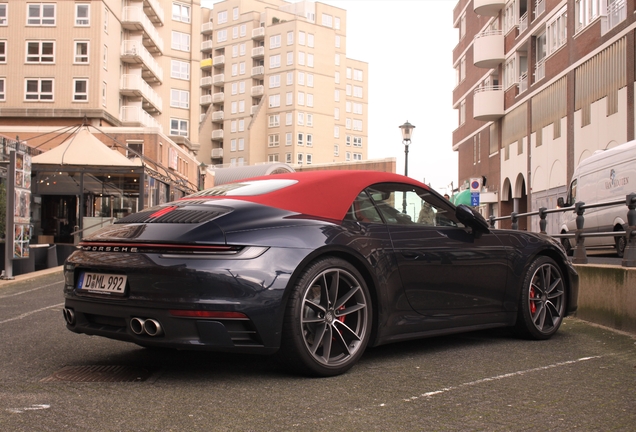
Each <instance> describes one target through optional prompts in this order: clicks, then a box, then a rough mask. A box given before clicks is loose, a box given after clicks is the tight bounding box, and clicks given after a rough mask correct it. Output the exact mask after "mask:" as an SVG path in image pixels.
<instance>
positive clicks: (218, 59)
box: [212, 55, 225, 67]
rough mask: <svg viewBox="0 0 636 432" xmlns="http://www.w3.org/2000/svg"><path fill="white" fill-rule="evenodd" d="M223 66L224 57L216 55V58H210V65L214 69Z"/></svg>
mask: <svg viewBox="0 0 636 432" xmlns="http://www.w3.org/2000/svg"><path fill="white" fill-rule="evenodd" d="M224 64H225V56H224V55H218V56H214V57H212V65H213V66H214V67H217V66H223V65H224Z"/></svg>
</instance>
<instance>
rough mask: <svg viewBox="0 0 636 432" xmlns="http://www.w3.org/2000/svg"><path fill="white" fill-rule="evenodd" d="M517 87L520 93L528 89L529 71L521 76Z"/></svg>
mask: <svg viewBox="0 0 636 432" xmlns="http://www.w3.org/2000/svg"><path fill="white" fill-rule="evenodd" d="M517 87H518V88H519V94H521V93H523V92H525V91H526V90H528V71H526V72H524V73H522V74H521V76H519V84H517Z"/></svg>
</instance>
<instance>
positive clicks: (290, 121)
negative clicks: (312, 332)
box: [285, 112, 294, 126]
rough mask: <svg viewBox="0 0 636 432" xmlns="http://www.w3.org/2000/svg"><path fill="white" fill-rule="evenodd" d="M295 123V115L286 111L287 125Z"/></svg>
mask: <svg viewBox="0 0 636 432" xmlns="http://www.w3.org/2000/svg"><path fill="white" fill-rule="evenodd" d="M293 123H294V115H293V114H292V113H290V112H288V113H285V126H291V125H292V124H293Z"/></svg>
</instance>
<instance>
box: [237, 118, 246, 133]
mask: <svg viewBox="0 0 636 432" xmlns="http://www.w3.org/2000/svg"><path fill="white" fill-rule="evenodd" d="M244 130H245V120H244V119H240V120H239V121H238V131H239V132H243V131H244Z"/></svg>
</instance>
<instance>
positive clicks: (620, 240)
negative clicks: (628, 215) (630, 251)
mask: <svg viewBox="0 0 636 432" xmlns="http://www.w3.org/2000/svg"><path fill="white" fill-rule="evenodd" d="M614 243H615V247H616V255H618V257H619V258H623V255H625V246H627V238H626V237H625V236H618V237H614Z"/></svg>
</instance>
